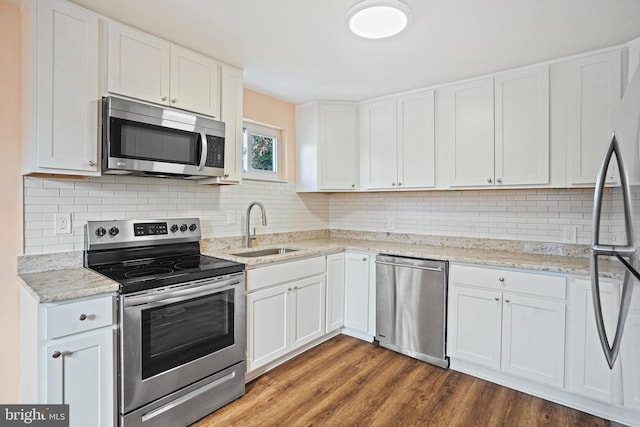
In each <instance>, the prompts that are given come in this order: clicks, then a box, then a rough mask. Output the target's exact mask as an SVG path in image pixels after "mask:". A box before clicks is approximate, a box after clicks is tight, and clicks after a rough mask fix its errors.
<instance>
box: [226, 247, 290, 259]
mask: <svg viewBox="0 0 640 427" xmlns="http://www.w3.org/2000/svg"><path fill="white" fill-rule="evenodd" d="M299 250H300V249H292V248H271V249H262V250H259V251H247V252H238V253H235V254H231V255H233V256H239V257H244V258H255V257H259V256H269V255H284V254H288V253H291V252H297V251H299Z"/></svg>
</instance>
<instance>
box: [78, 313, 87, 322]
mask: <svg viewBox="0 0 640 427" xmlns="http://www.w3.org/2000/svg"><path fill="white" fill-rule="evenodd" d="M83 320H87V315H86V314H84V313H82V314H81V315H80V321H81V322H82V321H83Z"/></svg>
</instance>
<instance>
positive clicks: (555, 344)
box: [447, 265, 565, 387]
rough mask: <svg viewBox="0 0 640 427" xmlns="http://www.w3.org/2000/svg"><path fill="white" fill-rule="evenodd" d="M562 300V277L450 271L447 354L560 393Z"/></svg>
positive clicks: (475, 269)
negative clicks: (543, 385)
mask: <svg viewBox="0 0 640 427" xmlns="http://www.w3.org/2000/svg"><path fill="white" fill-rule="evenodd" d="M564 295H565V279H564V278H562V277H558V276H547V275H543V274H534V273H527V272H519V271H513V270H499V269H492V268H484V267H472V266H460V265H452V266H451V270H450V276H449V303H448V304H449V306H448V319H449V320H448V336H447V347H448V350H447V354H448V355H449V356H450V357H451V359H452V360H462V361H466V362H471V363H473V364H475V365H479V366H483V367H487V368H491V369H495V370H500V371H501V372H502V373H505V374H510V375H515V376H518V377H521V378H525V379H528V380H532V381H536V382H541V383H544V384H548V385H552V386H556V387H562V386H563V382H564V342H565V336H564V330H565V303H564ZM552 299H554V300H552Z"/></svg>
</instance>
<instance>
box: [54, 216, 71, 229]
mask: <svg viewBox="0 0 640 427" xmlns="http://www.w3.org/2000/svg"><path fill="white" fill-rule="evenodd" d="M53 220H54V229H53V231H54V234H71V214H70V213H57V214H53Z"/></svg>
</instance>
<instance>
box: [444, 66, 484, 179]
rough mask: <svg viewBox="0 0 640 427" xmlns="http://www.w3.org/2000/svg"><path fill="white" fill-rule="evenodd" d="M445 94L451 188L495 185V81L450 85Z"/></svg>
mask: <svg viewBox="0 0 640 427" xmlns="http://www.w3.org/2000/svg"><path fill="white" fill-rule="evenodd" d="M442 94H443V96H444V97H445V98H446V99H445V100H444V102H445V103H446V105H447V106H446V111H445V115H446V118H445V121H446V127H445V134H446V142H447V146H448V147H449V168H450V169H449V185H451V186H452V187H467V186H468V187H472V186H486V185H493V179H494V171H493V163H494V151H493V150H494V127H493V79H491V78H488V79H482V80H477V81H473V82H469V83H464V84H460V85H455V86H450V87H447V88H445V89H443V91H442Z"/></svg>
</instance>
